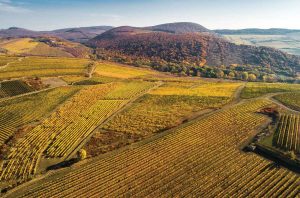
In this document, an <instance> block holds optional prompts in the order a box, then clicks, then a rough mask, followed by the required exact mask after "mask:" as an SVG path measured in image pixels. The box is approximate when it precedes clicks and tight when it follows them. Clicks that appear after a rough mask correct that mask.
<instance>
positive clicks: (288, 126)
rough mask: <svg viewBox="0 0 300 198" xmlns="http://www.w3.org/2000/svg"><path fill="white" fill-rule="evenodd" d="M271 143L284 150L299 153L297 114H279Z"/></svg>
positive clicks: (299, 122) (299, 141)
mask: <svg viewBox="0 0 300 198" xmlns="http://www.w3.org/2000/svg"><path fill="white" fill-rule="evenodd" d="M273 145H274V146H275V147H277V148H279V149H282V150H284V151H294V152H295V153H300V117H299V115H293V114H292V115H281V117H280V119H279V123H278V126H277V129H276V131H275V134H274V137H273Z"/></svg>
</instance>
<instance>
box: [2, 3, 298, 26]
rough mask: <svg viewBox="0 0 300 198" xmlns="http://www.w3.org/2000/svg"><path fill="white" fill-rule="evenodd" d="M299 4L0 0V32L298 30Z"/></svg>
mask: <svg viewBox="0 0 300 198" xmlns="http://www.w3.org/2000/svg"><path fill="white" fill-rule="evenodd" d="M299 19H300V0H148V1H146V0H0V28H8V27H11V26H16V27H23V28H28V29H33V30H52V29H58V28H65V27H82V26H96V25H113V26H121V25H131V26H148V25H155V24H161V23H167V22H176V21H189V22H196V23H199V24H201V25H203V26H205V27H207V28H210V29H221V28H231V29H239V28H251V27H257V28H271V27H276V28H294V29H300V23H299Z"/></svg>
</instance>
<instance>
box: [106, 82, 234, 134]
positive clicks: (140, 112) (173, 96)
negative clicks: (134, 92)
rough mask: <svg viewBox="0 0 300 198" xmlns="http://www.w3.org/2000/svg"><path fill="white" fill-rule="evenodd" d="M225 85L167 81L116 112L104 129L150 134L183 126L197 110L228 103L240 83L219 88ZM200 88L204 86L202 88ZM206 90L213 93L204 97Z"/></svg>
mask: <svg viewBox="0 0 300 198" xmlns="http://www.w3.org/2000/svg"><path fill="white" fill-rule="evenodd" d="M221 86H222V84H218V85H216V87H214V86H213V85H211V84H201V85H198V84H197V83H193V84H191V83H182V84H180V85H179V83H176V82H175V83H174V82H169V83H166V84H164V85H162V86H161V87H159V88H157V89H155V90H152V91H151V92H150V94H148V95H145V96H144V97H142V98H141V99H139V100H138V101H136V102H135V103H134V104H133V105H131V106H130V108H128V109H127V110H126V111H123V112H122V113H119V114H118V115H116V116H115V118H114V119H113V120H111V121H110V122H109V123H107V124H106V125H105V126H103V129H105V130H109V131H116V132H122V133H131V134H139V135H142V136H149V135H151V134H153V133H157V132H159V131H162V130H164V129H167V128H171V127H173V126H176V125H179V124H180V123H181V122H182V120H184V118H186V117H188V116H189V115H192V114H193V113H196V112H199V111H201V110H204V109H209V108H211V109H214V108H219V107H221V106H223V105H224V104H226V103H228V102H229V101H230V100H231V99H232V98H231V96H232V94H233V93H234V91H236V88H237V86H232V87H233V88H232V89H226V88H227V87H228V85H227V84H224V89H223V90H222V91H221V90H220V89H219V88H220V87H221ZM190 87H195V88H190ZM198 87H201V91H200V88H198ZM176 88H177V89H176ZM230 88H231V87H230ZM205 89H207V90H211V92H207V94H206V95H208V94H211V95H213V96H200V95H205V94H201V93H203V92H204V91H203V90H205ZM176 90H177V91H176ZM225 92H226V93H225ZM195 93H197V94H198V95H194V94H195ZM169 94H170V95H169ZM226 96H229V97H226Z"/></svg>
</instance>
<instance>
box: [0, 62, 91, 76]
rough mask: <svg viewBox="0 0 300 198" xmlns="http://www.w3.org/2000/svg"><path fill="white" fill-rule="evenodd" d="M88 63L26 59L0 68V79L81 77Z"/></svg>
mask: <svg viewBox="0 0 300 198" xmlns="http://www.w3.org/2000/svg"><path fill="white" fill-rule="evenodd" d="M89 62H90V61H89V60H88V59H76V58H42V57H26V58H23V59H20V60H19V61H15V62H11V63H10V64H9V65H8V66H7V67H5V68H2V69H1V68H0V70H1V72H0V79H9V78H18V77H31V76H57V75H83V74H84V72H85V70H86V67H87V65H88V64H89Z"/></svg>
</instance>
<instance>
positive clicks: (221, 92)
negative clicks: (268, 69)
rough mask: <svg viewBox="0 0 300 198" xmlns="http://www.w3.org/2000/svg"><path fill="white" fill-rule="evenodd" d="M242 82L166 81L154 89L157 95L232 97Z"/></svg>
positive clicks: (153, 92)
mask: <svg viewBox="0 0 300 198" xmlns="http://www.w3.org/2000/svg"><path fill="white" fill-rule="evenodd" d="M241 85H242V84H241V83H201V84H199V85H197V84H196V85H195V84H194V83H180V82H177V83H166V84H165V86H162V87H161V88H160V89H156V90H153V91H152V92H151V94H155V95H187V96H217V97H232V95H233V94H234V92H235V91H236V89H237V88H238V87H240V86H241Z"/></svg>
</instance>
